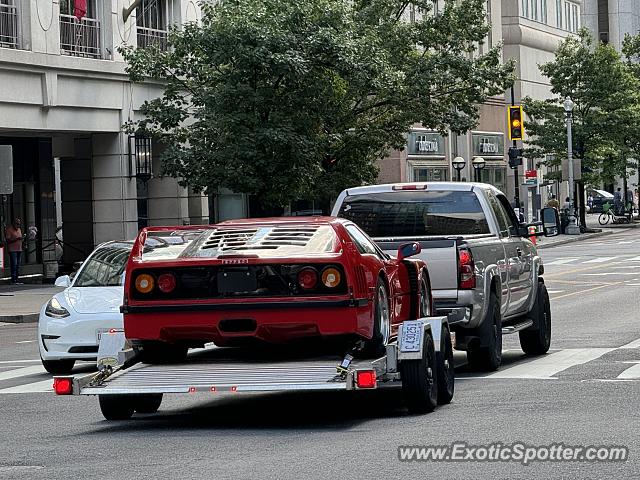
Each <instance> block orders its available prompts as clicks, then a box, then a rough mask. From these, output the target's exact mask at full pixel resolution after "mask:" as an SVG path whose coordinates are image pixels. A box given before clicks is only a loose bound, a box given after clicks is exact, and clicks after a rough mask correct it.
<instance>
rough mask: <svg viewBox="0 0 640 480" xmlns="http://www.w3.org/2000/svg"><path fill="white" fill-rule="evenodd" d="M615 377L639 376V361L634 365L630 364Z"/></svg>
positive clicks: (628, 377)
mask: <svg viewBox="0 0 640 480" xmlns="http://www.w3.org/2000/svg"><path fill="white" fill-rule="evenodd" d="M616 378H620V379H624V380H628V379H631V378H640V362H637V363H636V364H635V365H632V366H630V367H629V368H627V369H626V370H625V371H624V372H622V373H621V374H620V375H618V376H617V377H616Z"/></svg>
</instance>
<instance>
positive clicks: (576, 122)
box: [523, 29, 640, 185]
mask: <svg viewBox="0 0 640 480" xmlns="http://www.w3.org/2000/svg"><path fill="white" fill-rule="evenodd" d="M540 70H541V72H542V73H543V74H544V75H545V76H547V77H548V78H549V79H550V82H551V87H552V88H551V92H552V94H553V97H552V98H550V99H547V100H533V99H531V98H527V99H525V100H524V102H523V103H524V108H525V112H526V113H527V115H528V116H529V119H530V121H529V122H526V123H525V127H526V129H527V132H528V133H529V135H530V137H531V138H530V140H529V148H528V149H527V155H529V156H531V157H533V158H543V157H544V156H545V155H552V156H553V157H552V158H554V159H553V160H551V161H548V162H547V163H548V164H549V165H550V166H554V165H560V163H561V162H562V161H563V160H565V159H566V158H567V130H566V123H565V112H564V108H563V103H564V100H565V98H566V97H567V96H570V97H571V99H572V100H573V102H574V103H575V107H574V110H573V151H574V154H575V156H576V157H577V158H581V159H582V166H583V179H584V180H585V182H586V183H588V184H594V185H598V184H600V183H601V182H604V183H613V182H614V179H615V177H616V176H625V175H626V167H627V166H628V164H629V161H628V158H630V157H631V156H633V152H632V148H631V147H632V143H633V142H634V137H635V136H636V135H637V134H636V133H635V132H634V131H633V130H635V129H636V128H637V127H636V126H637V125H638V120H639V119H640V117H639V116H638V108H639V105H640V104H639V97H638V91H639V88H640V83H639V82H638V78H637V77H636V76H635V75H634V74H633V70H632V69H631V68H630V65H629V63H625V62H624V61H623V59H622V58H621V56H620V54H619V53H618V52H617V51H616V50H615V49H614V48H613V47H612V46H610V45H605V44H602V43H598V44H594V42H593V39H592V37H591V35H590V34H589V33H588V31H587V30H586V29H584V30H582V31H581V32H580V34H579V36H578V37H569V38H567V39H566V40H565V41H564V42H563V43H562V44H561V45H560V47H559V48H558V51H557V52H556V57H555V59H554V60H553V61H552V62H549V63H546V64H544V65H541V66H540ZM558 175H559V173H558ZM550 176H551V177H554V175H550ZM556 178H558V177H557V176H556Z"/></svg>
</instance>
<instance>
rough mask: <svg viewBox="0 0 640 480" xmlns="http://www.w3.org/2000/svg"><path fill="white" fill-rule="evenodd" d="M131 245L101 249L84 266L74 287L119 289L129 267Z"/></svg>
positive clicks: (116, 245) (117, 245)
mask: <svg viewBox="0 0 640 480" xmlns="http://www.w3.org/2000/svg"><path fill="white" fill-rule="evenodd" d="M130 251H131V245H130V244H115V245H111V246H107V247H104V248H101V249H100V250H98V251H97V252H96V253H94V254H93V255H92V256H91V258H89V260H88V261H87V263H86V265H84V266H83V268H82V270H80V273H79V274H78V278H76V281H75V282H74V284H73V286H74V287H117V286H118V285H122V274H123V273H124V269H125V267H126V266H127V260H128V259H129V252H130Z"/></svg>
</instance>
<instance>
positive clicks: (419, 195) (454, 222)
mask: <svg viewBox="0 0 640 480" xmlns="http://www.w3.org/2000/svg"><path fill="white" fill-rule="evenodd" d="M338 216H340V217H344V218H346V219H348V220H351V221H352V222H354V223H355V224H357V225H358V226H359V227H360V228H362V229H363V230H364V231H365V232H366V233H367V234H368V235H369V236H371V237H374V238H376V237H378V238H379V237H386V238H388V237H412V238H415V237H422V236H430V235H467V234H486V233H490V232H489V226H488V224H487V220H486V218H485V215H484V212H483V211H482V207H481V205H480V202H479V201H478V198H477V197H476V194H475V193H474V192H471V191H453V192H451V191H437V190H430V191H409V190H402V191H397V192H385V193H370V194H363V195H353V196H347V197H346V198H345V200H344V203H343V204H342V206H341V207H340V212H339V213H338Z"/></svg>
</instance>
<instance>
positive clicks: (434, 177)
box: [410, 166, 449, 182]
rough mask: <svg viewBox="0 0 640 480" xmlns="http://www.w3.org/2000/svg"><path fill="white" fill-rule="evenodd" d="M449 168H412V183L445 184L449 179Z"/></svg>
mask: <svg viewBox="0 0 640 480" xmlns="http://www.w3.org/2000/svg"><path fill="white" fill-rule="evenodd" d="M448 177H449V167H423V166H414V167H413V179H412V180H410V181H412V182H445V181H447V180H448V179H449V178H448Z"/></svg>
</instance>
